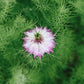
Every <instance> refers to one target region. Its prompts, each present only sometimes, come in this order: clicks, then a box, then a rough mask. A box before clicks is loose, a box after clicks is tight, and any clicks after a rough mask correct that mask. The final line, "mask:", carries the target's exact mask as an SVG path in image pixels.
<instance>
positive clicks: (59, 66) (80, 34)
mask: <svg viewBox="0 0 84 84" xmlns="http://www.w3.org/2000/svg"><path fill="white" fill-rule="evenodd" d="M36 26H39V27H45V26H47V29H50V30H51V32H52V33H53V34H55V35H56V36H55V39H54V40H55V42H56V44H55V48H54V49H53V51H54V53H50V54H47V53H45V54H44V56H43V57H42V58H41V60H39V58H38V57H36V58H35V59H34V56H33V55H29V53H28V52H27V53H26V52H24V51H25V50H24V48H23V47H22V44H23V40H22V38H23V37H24V32H25V31H26V30H30V29H34V28H35V27H36ZM0 84H84V0H0Z"/></svg>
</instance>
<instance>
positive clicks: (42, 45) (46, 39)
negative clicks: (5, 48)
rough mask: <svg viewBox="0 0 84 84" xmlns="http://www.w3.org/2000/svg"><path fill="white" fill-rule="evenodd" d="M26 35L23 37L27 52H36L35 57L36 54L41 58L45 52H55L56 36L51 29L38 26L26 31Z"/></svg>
mask: <svg viewBox="0 0 84 84" xmlns="http://www.w3.org/2000/svg"><path fill="white" fill-rule="evenodd" d="M24 34H25V37H24V38H23V40H24V44H23V47H24V48H25V51H26V52H29V54H34V58H35V57H36V56H38V57H39V59H41V56H43V54H44V53H48V54H49V52H53V48H54V46H55V42H54V40H53V39H54V36H53V34H52V33H51V32H50V29H48V30H47V29H46V27H44V28H40V27H37V26H36V28H35V29H31V30H30V31H26V32H24Z"/></svg>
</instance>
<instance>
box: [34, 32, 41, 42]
mask: <svg viewBox="0 0 84 84" xmlns="http://www.w3.org/2000/svg"><path fill="white" fill-rule="evenodd" d="M35 41H36V42H41V34H39V33H36V34H35Z"/></svg>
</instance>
